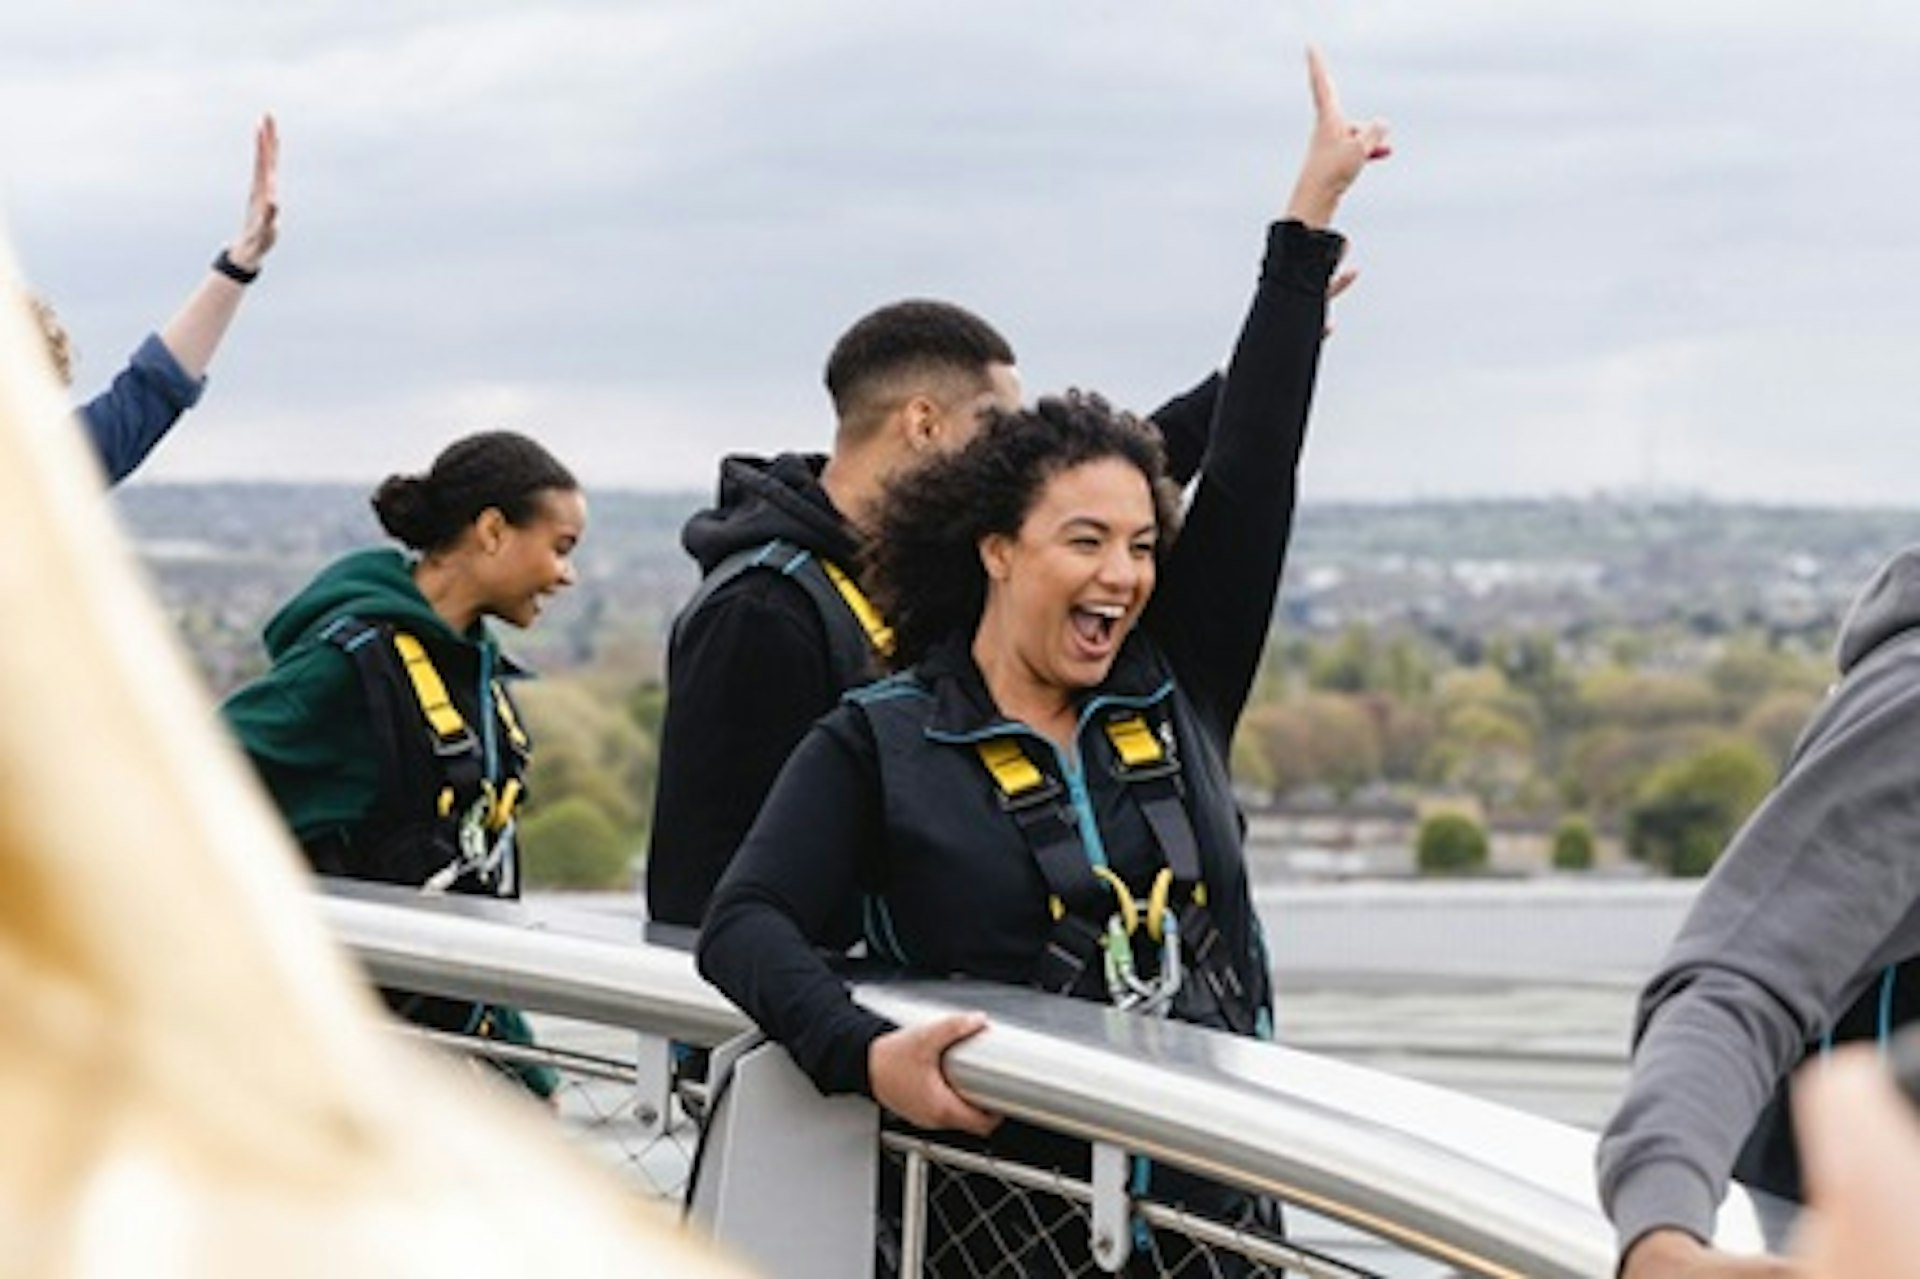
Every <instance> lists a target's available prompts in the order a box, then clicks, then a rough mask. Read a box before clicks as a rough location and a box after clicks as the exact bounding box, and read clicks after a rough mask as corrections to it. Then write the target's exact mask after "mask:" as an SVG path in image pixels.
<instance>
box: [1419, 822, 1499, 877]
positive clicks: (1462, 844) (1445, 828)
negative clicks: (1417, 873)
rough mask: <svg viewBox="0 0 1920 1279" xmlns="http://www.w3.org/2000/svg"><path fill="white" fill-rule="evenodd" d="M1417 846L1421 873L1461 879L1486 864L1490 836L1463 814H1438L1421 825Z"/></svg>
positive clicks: (1478, 824)
mask: <svg viewBox="0 0 1920 1279" xmlns="http://www.w3.org/2000/svg"><path fill="white" fill-rule="evenodd" d="M1417 838H1418V843H1417V845H1416V848H1417V851H1418V854H1419V860H1420V870H1421V872H1422V873H1423V874H1429V875H1436V874H1437V875H1458V874H1463V873H1466V872H1468V871H1476V870H1482V869H1484V868H1485V867H1486V864H1487V833H1486V832H1485V831H1484V830H1482V829H1481V828H1480V823H1478V822H1476V821H1474V820H1473V819H1472V818H1471V817H1467V816H1464V815H1462V814H1460V813H1435V814H1434V815H1433V816H1431V817H1429V818H1427V819H1426V820H1425V821H1423V822H1421V823H1420V833H1419V836H1418V837H1417Z"/></svg>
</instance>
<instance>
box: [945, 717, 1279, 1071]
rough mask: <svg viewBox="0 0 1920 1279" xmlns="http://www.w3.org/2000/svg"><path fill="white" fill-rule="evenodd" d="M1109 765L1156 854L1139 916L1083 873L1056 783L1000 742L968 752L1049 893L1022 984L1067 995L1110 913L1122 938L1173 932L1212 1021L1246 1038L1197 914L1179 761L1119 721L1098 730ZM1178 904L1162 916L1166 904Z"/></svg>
mask: <svg viewBox="0 0 1920 1279" xmlns="http://www.w3.org/2000/svg"><path fill="white" fill-rule="evenodd" d="M1105 729H1106V734H1107V738H1108V740H1109V741H1110V742H1111V743H1112V744H1113V747H1114V752H1115V755H1116V757H1117V759H1118V761H1119V766H1120V776H1121V777H1122V779H1123V780H1125V781H1126V782H1127V783H1128V792H1129V794H1130V795H1132V797H1133V798H1134V800H1135V801H1136V802H1137V803H1138V804H1139V806H1140V809H1141V813H1142V816H1143V817H1144V818H1145V820H1146V822H1147V825H1148V828H1149V829H1150V830H1151V831H1152V834H1153V837H1154V841H1155V843H1156V844H1158V845H1159V848H1160V853H1161V857H1162V858H1163V859H1164V861H1165V863H1166V864H1165V865H1164V866H1163V867H1162V868H1161V870H1160V873H1159V874H1158V875H1156V876H1155V879H1154V883H1153V888H1152V891H1151V893H1150V894H1149V896H1148V902H1147V906H1146V909H1145V911H1144V913H1142V912H1141V911H1140V910H1139V907H1138V903H1137V902H1136V900H1135V898H1134V896H1133V894H1132V892H1131V891H1129V890H1128V889H1127V886H1126V884H1125V883H1124V882H1123V881H1121V879H1120V878H1119V876H1117V875H1115V874H1114V873H1113V871H1112V870H1110V869H1108V868H1107V867H1104V866H1098V867H1096V866H1092V865H1090V864H1089V862H1088V860H1087V857H1086V855H1085V852H1084V851H1083V849H1082V846H1081V842H1080V836H1079V831H1078V828H1077V825H1076V823H1075V821H1074V819H1073V817H1072V814H1071V813H1069V812H1067V811H1065V809H1064V807H1063V805H1062V804H1061V802H1060V795H1061V787H1060V784H1059V782H1057V781H1055V780H1054V779H1052V778H1051V777H1048V776H1047V775H1046V774H1045V773H1044V772H1042V771H1041V769H1040V768H1039V767H1038V766H1037V765H1036V764H1034V762H1033V761H1032V760H1031V759H1030V758H1028V756H1027V754H1026V752H1025V751H1023V750H1022V749H1021V748H1020V747H1019V745H1018V744H1017V743H1016V742H1015V741H1013V740H1012V739H1009V738H991V739H988V740H986V741H982V742H978V743H976V744H975V747H974V749H975V753H976V754H978V755H979V757H980V760H981V762H982V764H984V765H985V766H986V769H987V772H988V774H989V775H990V776H991V777H992V778H993V781H994V785H995V787H996V788H997V789H998V790H999V792H1000V799H1001V804H1002V806H1003V807H1005V808H1006V809H1007V811H1008V812H1009V814H1010V815H1011V816H1012V817H1013V818H1014V820H1015V823H1016V824H1017V825H1018V826H1019V828H1020V831H1021V834H1022V836H1023V837H1024V838H1025V840H1026V842H1027V845H1028V848H1029V849H1030V850H1031V852H1032V853H1033V856H1034V860H1035V862H1036V863H1037V864H1038V866H1039V869H1040V873H1041V876H1042V878H1044V879H1045V880H1046V882H1047V887H1048V891H1049V893H1050V898H1049V903H1048V904H1049V907H1050V910H1051V912H1052V915H1053V920H1054V926H1053V931H1052V933H1051V935H1050V936H1049V938H1048V940H1047V944H1046V946H1045V947H1044V948H1043V950H1042V953H1041V956H1040V958H1039V959H1038V960H1037V961H1036V964H1035V969H1034V973H1033V975H1032V977H1031V980H1032V982H1033V984H1034V985H1035V986H1037V987H1039V988H1040V989H1043V990H1048V991H1052V992H1054V993H1060V994H1064V993H1068V992H1070V991H1071V990H1073V989H1074V988H1075V987H1076V986H1077V985H1078V984H1079V982H1080V979H1081V975H1082V974H1083V973H1084V972H1085V970H1086V967H1087V965H1088V964H1089V963H1091V962H1092V961H1093V958H1094V956H1095V955H1096V954H1098V953H1099V952H1100V950H1101V946H1102V943H1103V941H1104V940H1105V936H1106V934H1105V930H1104V928H1103V927H1101V926H1100V924H1099V922H1096V921H1104V920H1105V919H1106V918H1108V917H1109V916H1110V915H1113V914H1114V913H1115V910H1114V908H1115V905H1116V904H1117V906H1118V914H1119V918H1120V920H1121V924H1122V927H1123V928H1124V931H1125V932H1126V934H1127V935H1129V936H1130V935H1132V933H1133V932H1134V930H1135V929H1136V928H1137V927H1138V926H1139V924H1140V923H1142V922H1144V923H1145V924H1146V926H1147V929H1148V935H1149V936H1150V937H1152V938H1153V939H1154V940H1155V941H1161V940H1163V939H1164V938H1166V937H1167V936H1168V935H1169V934H1171V933H1173V932H1175V931H1176V929H1175V928H1171V927H1169V923H1170V920H1177V921H1178V925H1177V932H1178V934H1179V936H1180V938H1181V940H1182V941H1183V942H1184V944H1185V945H1186V947H1187V949H1188V953H1189V955H1190V957H1191V959H1192V967H1193V968H1194V969H1195V971H1197V972H1198V973H1199V975H1200V976H1201V979H1202V981H1203V982H1204V983H1205V985H1206V987H1207V989H1208V991H1209V992H1210V993H1211V994H1212V995H1213V997H1214V1002H1215V1003H1216V1005H1217V1006H1218V1007H1219V1009H1220V1012H1221V1015H1222V1016H1223V1017H1224V1018H1225V1019H1226V1020H1227V1022H1228V1024H1229V1025H1231V1026H1232V1027H1233V1028H1234V1029H1235V1030H1239V1031H1242V1032H1243V1033H1251V1032H1252V1030H1253V1028H1254V1023H1255V1018H1254V1013H1253V1009H1252V1007H1251V1002H1250V1000H1249V999H1248V995H1247V991H1246V989H1245V986H1244V983H1243V982H1242V981H1241V980H1240V976H1239V974H1238V973H1237V972H1235V971H1234V969H1233V967H1232V964H1231V962H1230V957H1229V956H1228V954H1227V950H1226V947H1225V946H1224V944H1222V942H1221V939H1220V934H1219V928H1218V927H1217V926H1216V925H1215V924H1214V922H1213V918H1212V915H1211V913H1210V912H1208V910H1207V908H1206V887H1205V885H1204V883H1203V882H1202V880H1201V874H1200V855H1199V845H1198V842H1197V840H1196V839H1195V837H1194V834H1193V825H1192V822H1191V820H1190V819H1189V818H1188V815H1187V811H1186V805H1185V803H1184V802H1183V800H1182V795H1181V791H1180V785H1179V771H1180V769H1179V761H1178V760H1177V759H1175V758H1174V757H1173V755H1172V752H1171V751H1170V749H1169V748H1168V744H1167V743H1166V742H1165V740H1164V739H1163V737H1162V735H1161V734H1160V733H1158V732H1156V731H1155V730H1154V729H1153V728H1152V727H1150V726H1149V725H1148V724H1147V722H1146V719H1145V717H1144V716H1142V715H1139V714H1133V715H1127V716H1121V717H1116V718H1114V719H1111V720H1109V721H1108V722H1107V724H1106V725H1105ZM1176 894H1177V896H1178V898H1179V899H1181V901H1182V904H1181V905H1180V906H1178V907H1175V908H1174V914H1173V916H1172V917H1169V916H1168V915H1167V911H1168V909H1169V907H1170V906H1171V904H1172V899H1174V898H1175V896H1176Z"/></svg>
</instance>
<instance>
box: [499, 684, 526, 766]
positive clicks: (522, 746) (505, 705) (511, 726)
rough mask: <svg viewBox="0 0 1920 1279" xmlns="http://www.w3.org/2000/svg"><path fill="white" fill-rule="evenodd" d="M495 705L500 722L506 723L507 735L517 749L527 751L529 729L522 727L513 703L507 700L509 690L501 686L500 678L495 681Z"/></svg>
mask: <svg viewBox="0 0 1920 1279" xmlns="http://www.w3.org/2000/svg"><path fill="white" fill-rule="evenodd" d="M493 705H494V708H495V709H496V710H498V711H499V712H500V722H501V723H502V724H504V725H506V729H507V737H508V738H509V739H510V740H511V741H512V742H513V744H514V746H515V747H516V748H517V749H519V750H521V751H525V750H526V749H527V745H528V742H527V730H526V729H524V728H522V727H520V717H519V716H518V715H515V714H514V713H513V703H512V702H510V701H508V700H507V690H506V689H504V688H502V687H500V681H499V680H495V681H494V682H493Z"/></svg>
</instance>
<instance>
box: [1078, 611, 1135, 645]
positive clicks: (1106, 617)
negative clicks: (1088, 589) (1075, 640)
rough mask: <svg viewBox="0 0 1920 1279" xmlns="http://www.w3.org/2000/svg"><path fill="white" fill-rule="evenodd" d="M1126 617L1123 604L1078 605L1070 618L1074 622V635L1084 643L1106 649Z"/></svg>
mask: <svg viewBox="0 0 1920 1279" xmlns="http://www.w3.org/2000/svg"><path fill="white" fill-rule="evenodd" d="M1126 615H1127V610H1126V606H1125V605H1122V604H1076V605H1074V606H1073V609H1072V611H1071V612H1069V614H1068V617H1069V618H1070V619H1071V620H1072V622H1073V629H1074V633H1075V634H1077V635H1078V636H1079V637H1080V638H1081V639H1082V640H1083V641H1085V642H1086V643H1088V644H1090V645H1093V646H1095V647H1104V646H1105V645H1107V644H1110V643H1112V642H1113V635H1114V631H1115V630H1117V629H1118V628H1119V625H1120V621H1121V619H1122V618H1124V617H1125V616H1126Z"/></svg>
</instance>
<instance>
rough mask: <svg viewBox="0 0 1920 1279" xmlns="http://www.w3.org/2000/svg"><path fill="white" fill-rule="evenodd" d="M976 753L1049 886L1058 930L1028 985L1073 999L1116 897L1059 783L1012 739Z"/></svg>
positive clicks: (985, 746)
mask: <svg viewBox="0 0 1920 1279" xmlns="http://www.w3.org/2000/svg"><path fill="white" fill-rule="evenodd" d="M974 750H975V753H977V754H978V755H979V756H980V761H981V762H982V763H983V764H985V765H986V766H987V772H988V774H989V775H990V776H992V778H993V781H994V785H995V786H996V787H997V788H998V789H999V791H1000V806H1001V807H1002V808H1004V809H1005V810H1006V811H1007V814H1008V815H1009V816H1011V817H1012V818H1013V821H1014V824H1015V825H1016V826H1018V827H1019V828H1020V835H1021V837H1022V838H1023V839H1025V840H1026V843H1027V848H1028V849H1029V851H1031V852H1032V853H1033V860H1034V862H1035V864H1036V865H1037V866H1038V867H1039V869H1040V877H1041V878H1042V879H1044V880H1045V881H1046V883H1047V894H1048V907H1049V909H1050V910H1051V911H1052V913H1053V931H1052V932H1051V933H1050V934H1049V935H1048V937H1047V943H1046V945H1045V946H1043V947H1042V948H1041V950H1040V956H1039V958H1038V959H1037V960H1036V961H1035V962H1034V968H1033V971H1032V972H1031V973H1030V974H1029V975H1028V978H1027V980H1028V982H1029V983H1030V984H1031V985H1033V986H1034V987H1036V988H1037V989H1040V990H1044V991H1047V992H1048V993H1050V994H1056V995H1066V994H1071V993H1072V992H1073V990H1074V989H1075V988H1076V987H1077V986H1079V984H1080V981H1081V978H1082V976H1083V975H1084V974H1085V973H1086V971H1087V967H1088V965H1090V964H1091V963H1093V961H1094V957H1095V956H1096V955H1097V954H1098V953H1099V951H1100V943H1101V941H1102V939H1103V938H1104V937H1105V936H1106V932H1105V925H1106V919H1107V916H1108V915H1109V914H1111V913H1112V907H1113V895H1112V893H1111V892H1110V891H1109V890H1108V888H1107V886H1106V885H1105V884H1103V883H1101V882H1100V880H1099V878H1098V877H1097V876H1095V875H1094V873H1093V867H1092V866H1090V865H1089V864H1088V863H1087V855H1086V852H1085V851H1084V849H1083V848H1082V845H1081V842H1080V829H1079V824H1078V822H1077V821H1076V820H1075V819H1074V815H1073V810H1072V809H1071V808H1070V807H1068V805H1067V803H1066V801H1065V799H1064V796H1065V793H1066V788H1065V787H1063V786H1062V785H1061V784H1060V781H1059V779H1058V778H1055V777H1053V776H1051V775H1049V774H1048V773H1046V772H1045V771H1043V770H1042V769H1041V768H1040V766H1039V765H1037V764H1035V763H1034V762H1033V760H1032V758H1031V757H1030V756H1028V754H1027V753H1026V751H1025V750H1023V749H1022V748H1021V746H1020V744H1019V743H1018V742H1016V741H1014V740H1013V739H1012V738H1006V737H996V738H991V739H989V740H987V741H984V742H978V743H976V744H975V746H974Z"/></svg>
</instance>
